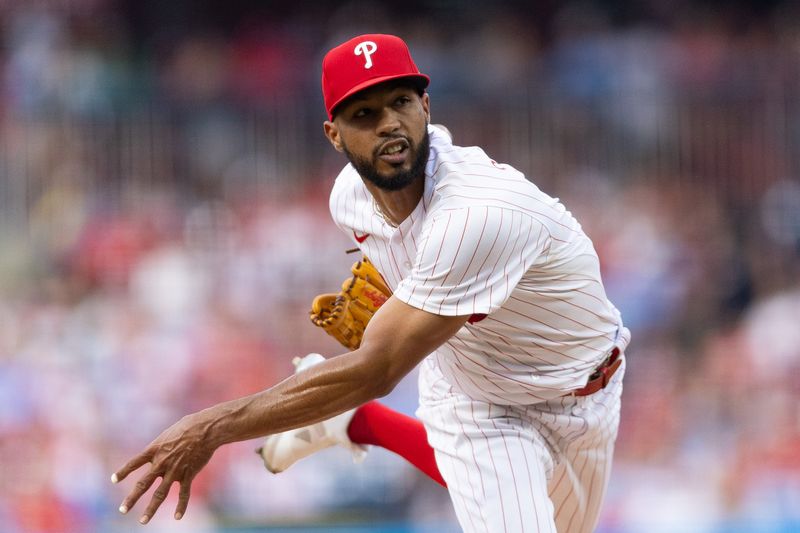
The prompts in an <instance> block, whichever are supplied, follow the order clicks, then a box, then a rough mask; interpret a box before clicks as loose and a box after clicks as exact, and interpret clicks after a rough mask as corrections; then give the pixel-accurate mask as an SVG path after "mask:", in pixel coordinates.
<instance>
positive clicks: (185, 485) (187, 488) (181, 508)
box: [175, 478, 192, 520]
mask: <svg viewBox="0 0 800 533" xmlns="http://www.w3.org/2000/svg"><path fill="white" fill-rule="evenodd" d="M191 492H192V479H191V478H190V479H184V480H183V481H181V491H180V493H179V494H178V506H177V507H175V520H180V519H181V518H182V517H183V515H184V514H186V507H187V506H188V505H189V495H190V494H191Z"/></svg>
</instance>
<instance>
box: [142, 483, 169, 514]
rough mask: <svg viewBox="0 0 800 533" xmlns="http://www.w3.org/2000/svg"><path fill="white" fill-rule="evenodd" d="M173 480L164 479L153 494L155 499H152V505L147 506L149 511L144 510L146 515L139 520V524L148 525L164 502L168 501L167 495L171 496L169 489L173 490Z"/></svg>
mask: <svg viewBox="0 0 800 533" xmlns="http://www.w3.org/2000/svg"><path fill="white" fill-rule="evenodd" d="M172 483H173V479H172V478H164V479H162V480H161V483H159V485H158V488H157V489H156V490H155V492H153V497H152V498H150V505H148V506H147V509H145V510H144V514H143V515H142V517H141V518H140V519H139V522H140V523H142V524H146V523H148V522H149V521H150V519H151V518H152V517H153V515H154V514H156V511H158V508H159V507H161V504H162V503H164V500H166V499H167V495H168V494H169V489H170V488H172Z"/></svg>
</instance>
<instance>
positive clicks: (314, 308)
mask: <svg viewBox="0 0 800 533" xmlns="http://www.w3.org/2000/svg"><path fill="white" fill-rule="evenodd" d="M350 271H351V272H352V273H353V277H351V278H347V279H346V280H344V283H342V291H341V292H340V293H339V294H320V295H319V296H317V297H316V298H314V301H313V302H312V304H311V311H310V313H309V315H310V316H311V322H313V323H314V325H315V326H319V327H321V328H322V329H324V330H325V332H326V333H327V334H328V335H331V336H332V337H333V338H335V339H336V340H337V341H339V342H340V343H341V344H342V345H343V346H345V347H346V348H348V349H350V350H355V349H356V348H358V347H359V346H360V345H361V338H362V337H363V336H364V330H365V329H366V328H367V324H368V323H369V321H370V319H371V318H372V315H374V314H375V312H376V311H377V310H378V309H379V308H380V306H381V305H383V304H384V303H385V302H386V300H388V299H389V297H390V296H391V295H392V291H391V289H389V287H388V286H387V285H386V283H385V282H384V281H383V277H382V276H381V274H380V272H378V270H377V269H376V268H375V266H373V264H372V263H370V261H369V259H367V258H366V257H364V259H362V260H361V261H359V262H358V263H355V264H354V265H353V267H352V268H351V269H350Z"/></svg>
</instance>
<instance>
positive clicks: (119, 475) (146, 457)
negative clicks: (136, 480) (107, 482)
mask: <svg viewBox="0 0 800 533" xmlns="http://www.w3.org/2000/svg"><path fill="white" fill-rule="evenodd" d="M149 462H150V454H149V453H146V452H145V453H140V454H139V455H137V456H136V457H134V458H133V459H131V460H130V461H128V463H127V464H126V465H125V466H123V467H122V468H120V469H119V470H117V471H116V472H115V473H114V474H113V475H112V476H111V482H112V483H119V482H120V481H122V480H123V479H125V478H126V477H128V474H130V473H131V472H133V471H134V470H136V469H137V468H139V467H140V466H142V465H144V464H147V463H149Z"/></svg>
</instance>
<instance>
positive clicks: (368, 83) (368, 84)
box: [328, 74, 431, 120]
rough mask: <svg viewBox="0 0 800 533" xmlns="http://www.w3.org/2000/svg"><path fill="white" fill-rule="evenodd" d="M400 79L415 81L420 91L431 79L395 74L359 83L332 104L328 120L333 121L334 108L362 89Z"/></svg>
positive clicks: (421, 75)
mask: <svg viewBox="0 0 800 533" xmlns="http://www.w3.org/2000/svg"><path fill="white" fill-rule="evenodd" d="M400 79H409V80H413V81H416V82H418V85H419V88H420V89H424V88H426V87H427V86H428V85H429V84H430V82H431V79H430V78H429V77H428V76H426V75H425V74H395V75H393V76H379V77H377V78H372V79H369V80H367V81H364V82H361V83H359V84H358V85H356V86H355V87H353V88H352V89H350V90H349V91H347V93H345V94H344V96H342V97H341V98H339V99H338V100H337V101H336V102H334V103H333V105H332V106H331V109H330V111H329V112H328V118H330V119H331V120H333V116H334V115H335V114H336V108H337V107H339V106H340V105H341V104H343V103H344V101H345V100H347V99H348V98H350V97H351V96H353V95H354V94H356V93H357V92H360V91H363V90H364V89H369V88H370V87H372V86H374V85H378V84H379V83H384V82H387V81H392V80H400Z"/></svg>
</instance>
